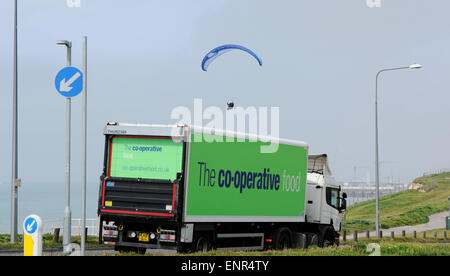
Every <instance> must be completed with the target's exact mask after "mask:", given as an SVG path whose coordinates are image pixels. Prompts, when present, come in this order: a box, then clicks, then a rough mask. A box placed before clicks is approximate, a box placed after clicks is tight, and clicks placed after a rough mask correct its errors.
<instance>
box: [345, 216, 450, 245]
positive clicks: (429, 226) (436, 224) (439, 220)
mask: <svg viewBox="0 0 450 276" xmlns="http://www.w3.org/2000/svg"><path fill="white" fill-rule="evenodd" d="M448 215H449V212H448V211H445V212H442V213H438V214H434V215H431V216H429V217H428V222H427V223H424V224H418V225H411V226H400V227H394V228H389V229H382V231H383V236H384V237H386V236H389V235H390V234H391V232H392V231H394V233H395V235H400V234H401V233H402V231H403V230H404V231H405V232H406V234H412V233H413V232H414V231H416V232H417V233H419V232H424V231H428V230H434V229H442V228H445V217H446V216H448ZM370 236H371V237H375V236H376V231H373V232H370ZM352 238H353V234H350V235H347V240H350V239H352Z"/></svg>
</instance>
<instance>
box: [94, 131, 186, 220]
mask: <svg viewBox="0 0 450 276" xmlns="http://www.w3.org/2000/svg"><path fill="white" fill-rule="evenodd" d="M107 151H108V152H107V157H106V160H105V162H106V164H105V168H106V171H105V175H106V177H105V179H104V180H103V183H102V197H101V202H100V205H101V206H100V211H101V212H102V213H113V214H122V215H137V216H157V217H174V216H175V210H176V206H175V205H176V194H177V184H178V180H177V179H178V178H179V175H181V173H182V170H183V152H184V146H183V143H182V142H179V141H175V140H172V139H171V137H161V136H110V137H109V139H108V145H107Z"/></svg>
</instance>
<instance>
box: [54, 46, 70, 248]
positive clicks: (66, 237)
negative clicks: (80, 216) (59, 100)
mask: <svg viewBox="0 0 450 276" xmlns="http://www.w3.org/2000/svg"><path fill="white" fill-rule="evenodd" d="M56 44H58V45H64V46H66V48H67V66H71V64H72V61H71V59H72V53H71V50H72V42H70V41H67V40H58V41H56ZM70 112H71V98H70V97H67V98H66V207H65V209H64V236H63V246H64V249H63V250H64V252H65V253H68V252H67V251H68V250H69V246H70V237H71V230H72V229H71V223H72V221H71V220H72V217H71V211H70Z"/></svg>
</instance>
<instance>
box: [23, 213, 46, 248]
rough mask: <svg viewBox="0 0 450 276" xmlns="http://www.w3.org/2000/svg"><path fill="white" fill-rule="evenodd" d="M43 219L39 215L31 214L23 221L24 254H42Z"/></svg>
mask: <svg viewBox="0 0 450 276" xmlns="http://www.w3.org/2000/svg"><path fill="white" fill-rule="evenodd" d="M42 229H43V225H42V220H41V218H40V217H39V216H37V215H29V216H28V217H26V218H25V220H24V222H23V245H24V246H23V253H24V256H42Z"/></svg>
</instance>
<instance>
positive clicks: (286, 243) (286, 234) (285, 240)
mask: <svg viewBox="0 0 450 276" xmlns="http://www.w3.org/2000/svg"><path fill="white" fill-rule="evenodd" d="M288 248H292V232H291V230H290V229H289V228H287V227H281V228H279V229H277V230H276V231H275V235H274V249H276V250H284V249H288Z"/></svg>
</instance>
